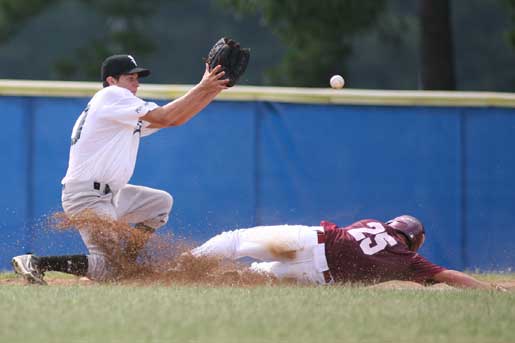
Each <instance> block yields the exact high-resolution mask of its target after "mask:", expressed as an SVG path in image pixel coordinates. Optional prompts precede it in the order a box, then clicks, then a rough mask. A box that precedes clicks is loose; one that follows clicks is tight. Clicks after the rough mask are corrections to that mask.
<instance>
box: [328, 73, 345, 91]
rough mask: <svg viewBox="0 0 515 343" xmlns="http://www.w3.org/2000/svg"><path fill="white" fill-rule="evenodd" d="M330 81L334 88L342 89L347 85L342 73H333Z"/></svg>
mask: <svg viewBox="0 0 515 343" xmlns="http://www.w3.org/2000/svg"><path fill="white" fill-rule="evenodd" d="M329 83H330V84H331V87H333V88H334V89H340V88H343V86H344V85H345V80H344V79H343V77H342V76H341V75H333V76H332V77H331V80H329Z"/></svg>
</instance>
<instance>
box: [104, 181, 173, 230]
mask: <svg viewBox="0 0 515 343" xmlns="http://www.w3.org/2000/svg"><path fill="white" fill-rule="evenodd" d="M114 204H115V210H116V215H117V217H118V219H119V220H121V221H124V222H127V223H131V224H136V225H139V226H140V227H146V228H148V229H149V230H155V229H158V228H160V227H161V226H163V225H165V224H166V222H167V221H168V216H169V215H170V211H171V210H172V205H173V198H172V196H171V195H170V194H169V193H167V192H165V191H162V190H159V189H153V188H149V187H143V186H134V185H126V186H125V187H123V188H122V189H120V191H119V192H118V193H117V194H116V196H115V199H114Z"/></svg>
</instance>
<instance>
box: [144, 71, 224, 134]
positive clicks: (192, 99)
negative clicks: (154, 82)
mask: <svg viewBox="0 0 515 343" xmlns="http://www.w3.org/2000/svg"><path fill="white" fill-rule="evenodd" d="M224 75H225V73H224V72H223V71H222V67H221V66H220V65H218V66H216V67H215V68H213V70H211V71H209V66H208V65H207V64H206V70H205V72H204V75H203V77H202V80H200V82H199V83H198V84H197V85H196V86H195V87H193V88H191V89H190V90H189V91H188V92H187V93H186V94H184V95H183V96H181V97H180V98H177V99H175V100H174V101H172V102H169V103H168V104H166V105H164V106H162V107H158V108H156V109H154V110H152V111H150V112H148V113H147V114H145V115H144V116H143V117H141V118H140V119H142V120H145V121H147V122H149V123H151V125H150V128H162V127H169V126H178V125H182V124H184V123H186V122H187V121H188V120H190V119H191V118H193V117H194V116H195V115H196V114H197V113H199V112H200V111H201V110H202V109H204V107H206V106H207V105H208V104H209V103H210V102H211V101H213V99H214V98H215V97H216V96H217V95H218V94H219V93H220V92H221V91H222V90H224V89H227V88H228V87H227V83H228V82H229V80H226V79H223V77H224Z"/></svg>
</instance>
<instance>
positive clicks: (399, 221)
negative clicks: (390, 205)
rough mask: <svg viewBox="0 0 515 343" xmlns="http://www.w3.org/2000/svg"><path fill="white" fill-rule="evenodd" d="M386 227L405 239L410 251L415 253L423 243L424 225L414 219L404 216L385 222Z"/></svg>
mask: <svg viewBox="0 0 515 343" xmlns="http://www.w3.org/2000/svg"><path fill="white" fill-rule="evenodd" d="M386 225H388V226H390V227H391V228H393V229H394V230H395V231H397V232H398V233H400V234H401V235H403V236H404V237H406V239H407V242H408V248H409V249H410V250H411V251H417V250H418V249H419V248H420V247H421V246H422V244H423V243H424V239H425V231H424V225H422V223H421V222H420V220H418V219H417V218H415V217H412V216H408V215H406V214H405V215H402V216H399V217H397V218H393V219H391V220H389V221H387V222H386Z"/></svg>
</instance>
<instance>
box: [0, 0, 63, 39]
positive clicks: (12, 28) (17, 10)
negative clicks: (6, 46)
mask: <svg viewBox="0 0 515 343" xmlns="http://www.w3.org/2000/svg"><path fill="white" fill-rule="evenodd" d="M57 1H59V0H0V43H2V42H4V41H6V40H8V39H9V37H10V36H11V35H13V34H15V33H16V32H17V31H18V30H19V29H20V28H21V27H22V25H23V24H24V23H25V22H26V21H27V20H29V19H30V18H32V17H33V16H35V15H37V14H39V13H40V12H41V11H43V10H44V9H46V8H47V7H49V6H51V5H53V4H54V3H55V2H57Z"/></svg>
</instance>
